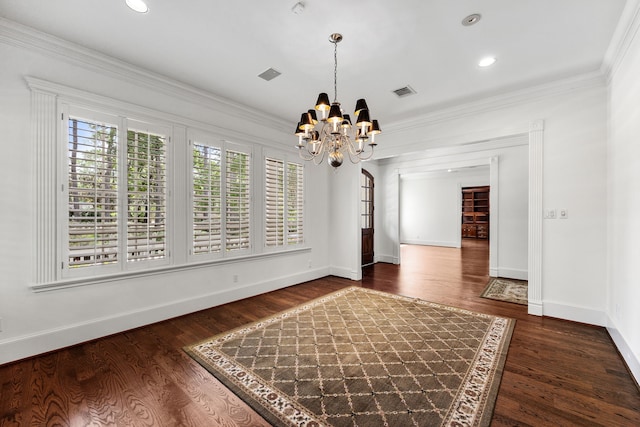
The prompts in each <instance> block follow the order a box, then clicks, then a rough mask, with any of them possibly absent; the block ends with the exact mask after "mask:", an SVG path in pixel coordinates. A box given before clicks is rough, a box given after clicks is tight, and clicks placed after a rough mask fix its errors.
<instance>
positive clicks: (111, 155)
mask: <svg viewBox="0 0 640 427" xmlns="http://www.w3.org/2000/svg"><path fill="white" fill-rule="evenodd" d="M67 123H68V135H69V138H68V150H67V158H68V171H67V176H68V181H67V188H68V202H69V204H68V215H67V217H68V224H67V233H66V234H67V236H66V240H67V244H68V257H67V265H68V267H69V268H82V267H89V266H97V265H106V264H111V263H116V262H118V259H119V253H118V252H119V251H118V128H117V126H115V125H111V124H105V123H97V122H90V121H86V120H82V119H78V118H75V117H72V118H69V120H68V121H67Z"/></svg>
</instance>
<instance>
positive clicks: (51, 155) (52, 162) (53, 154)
mask: <svg viewBox="0 0 640 427" xmlns="http://www.w3.org/2000/svg"><path fill="white" fill-rule="evenodd" d="M56 105H57V102H56V95H55V94H52V93H48V92H44V91H41V90H38V89H35V88H33V87H31V149H32V157H31V158H32V159H33V163H32V167H33V210H32V212H33V220H34V221H33V224H34V225H33V241H32V253H33V256H32V260H33V261H32V262H33V268H32V271H33V277H32V280H33V283H34V284H41V283H47V282H53V281H54V280H55V279H56V252H57V251H56V230H57V226H56V197H55V196H56V163H57V158H58V156H57V150H56V147H57V143H56V132H57V130H56V129H57V119H58V115H57V107H56Z"/></svg>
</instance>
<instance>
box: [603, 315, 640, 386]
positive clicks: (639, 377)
mask: <svg viewBox="0 0 640 427" xmlns="http://www.w3.org/2000/svg"><path fill="white" fill-rule="evenodd" d="M609 325H611V326H608V327H607V332H608V333H609V336H610V337H611V340H612V341H613V343H614V344H615V346H616V347H617V348H618V351H619V352H620V355H621V356H622V358H623V359H624V361H625V363H626V364H627V368H629V372H631V376H632V377H633V379H634V380H635V382H636V384H640V360H638V358H637V357H636V356H635V355H634V354H633V350H631V347H630V346H629V344H628V343H627V340H625V339H624V337H623V336H622V334H621V333H620V331H619V330H618V329H617V328H616V327H615V325H614V323H613V322H612V321H611V318H609Z"/></svg>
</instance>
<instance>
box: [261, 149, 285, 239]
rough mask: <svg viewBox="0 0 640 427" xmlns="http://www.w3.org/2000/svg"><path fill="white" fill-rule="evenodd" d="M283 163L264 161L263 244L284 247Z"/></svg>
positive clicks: (280, 161)
mask: <svg viewBox="0 0 640 427" xmlns="http://www.w3.org/2000/svg"><path fill="white" fill-rule="evenodd" d="M284 198H285V192H284V162H283V161H282V160H277V159H272V158H268V157H267V158H266V159H265V244H266V245H267V246H282V245H284Z"/></svg>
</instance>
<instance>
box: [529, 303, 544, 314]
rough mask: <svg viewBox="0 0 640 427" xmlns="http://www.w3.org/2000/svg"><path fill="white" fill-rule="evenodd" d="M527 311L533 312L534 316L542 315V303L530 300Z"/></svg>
mask: <svg viewBox="0 0 640 427" xmlns="http://www.w3.org/2000/svg"><path fill="white" fill-rule="evenodd" d="M527 313H528V314H531V315H532V316H542V313H543V310H542V304H540V303H539V302H531V301H529V305H528V310H527Z"/></svg>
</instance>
